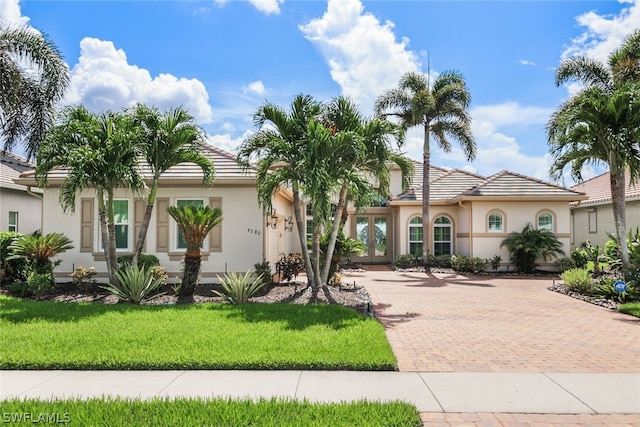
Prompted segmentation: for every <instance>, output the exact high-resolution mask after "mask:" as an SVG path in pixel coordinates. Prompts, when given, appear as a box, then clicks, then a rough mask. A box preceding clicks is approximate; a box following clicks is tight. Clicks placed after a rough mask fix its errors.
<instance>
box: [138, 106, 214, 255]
mask: <svg viewBox="0 0 640 427" xmlns="http://www.w3.org/2000/svg"><path fill="white" fill-rule="evenodd" d="M129 112H130V114H131V115H132V116H133V121H134V125H135V126H136V127H137V133H136V135H137V142H138V145H139V149H140V151H141V152H142V154H143V156H144V158H145V160H146V162H147V165H148V166H149V169H150V171H151V175H152V179H151V187H150V189H149V195H148V196H147V206H146V209H145V212H144V217H143V219H142V224H141V226H140V233H139V234H138V239H137V242H136V246H135V249H134V255H133V262H132V263H133V265H136V264H137V262H138V258H139V257H140V254H141V253H142V248H143V246H144V241H145V239H146V237H147V231H148V229H149V222H150V221H151V215H152V213H153V206H154V204H155V201H156V194H157V191H158V183H159V181H160V177H161V176H162V174H164V173H165V172H166V171H167V170H169V169H170V168H171V167H173V166H175V165H178V164H180V163H186V162H189V163H195V164H196V165H198V166H199V167H200V169H202V173H203V184H205V185H210V184H212V183H213V180H214V175H215V170H214V167H213V163H212V162H211V160H209V159H208V158H207V157H206V156H205V155H203V154H202V153H201V152H200V150H201V149H202V145H203V143H204V132H203V131H202V129H201V128H199V127H198V126H197V125H196V124H195V123H194V119H193V117H192V116H191V115H189V113H187V111H185V110H183V109H182V108H176V109H172V110H170V111H168V112H166V113H165V114H162V115H161V114H160V113H159V112H158V110H157V109H155V108H149V107H147V106H145V105H142V104H138V105H136V106H135V107H134V108H132V109H131V110H130V111H129Z"/></svg>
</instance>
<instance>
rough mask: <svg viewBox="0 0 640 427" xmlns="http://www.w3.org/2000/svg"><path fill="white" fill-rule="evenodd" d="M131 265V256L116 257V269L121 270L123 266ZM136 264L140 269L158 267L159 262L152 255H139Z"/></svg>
mask: <svg viewBox="0 0 640 427" xmlns="http://www.w3.org/2000/svg"><path fill="white" fill-rule="evenodd" d="M130 264H133V254H126V255H120V256H119V257H118V267H119V268H122V267H124V266H125V265H130ZM137 264H138V265H139V266H140V267H145V268H152V267H155V266H157V265H160V260H159V259H158V257H157V256H155V255H153V254H140V257H139V258H138V262H137Z"/></svg>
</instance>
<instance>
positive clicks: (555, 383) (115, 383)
mask: <svg viewBox="0 0 640 427" xmlns="http://www.w3.org/2000/svg"><path fill="white" fill-rule="evenodd" d="M107 395H109V396H122V397H130V398H142V399H148V398H153V397H156V396H157V397H177V396H186V397H233V398H245V397H249V398H254V399H256V398H261V397H264V398H271V397H282V398H291V399H308V400H310V401H317V402H339V401H353V400H360V399H367V400H380V401H389V400H403V401H407V402H411V403H413V404H415V405H416V406H417V408H418V410H419V411H420V412H431V413H434V412H435V413H437V412H445V413H449V412H451V413H532V414H640V374H637V373H632V374H626V373H507V372H369V371H367V372H354V371H0V400H2V399H8V398H12V397H19V398H42V399H49V398H69V397H81V398H90V397H101V396H107ZM633 418H634V419H635V418H636V417H633ZM637 420H638V421H640V417H638V418H637Z"/></svg>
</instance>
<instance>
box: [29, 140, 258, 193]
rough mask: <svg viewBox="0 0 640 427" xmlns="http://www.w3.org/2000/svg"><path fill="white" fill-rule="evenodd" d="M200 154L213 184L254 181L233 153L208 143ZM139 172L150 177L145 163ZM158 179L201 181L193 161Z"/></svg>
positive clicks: (58, 174)
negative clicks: (209, 167)
mask: <svg viewBox="0 0 640 427" xmlns="http://www.w3.org/2000/svg"><path fill="white" fill-rule="evenodd" d="M202 154H204V155H205V156H207V157H208V158H209V159H210V160H211V161H212V162H213V165H214V167H215V172H216V177H215V184H223V183H243V182H249V183H254V182H255V168H253V167H249V168H248V169H246V170H245V169H243V168H242V167H241V166H240V165H238V163H237V161H236V157H235V156H234V155H233V154H231V153H229V152H226V151H224V150H221V149H219V148H216V147H213V146H211V145H208V144H205V145H204V147H203V152H202ZM141 172H142V174H143V176H144V177H145V179H151V171H150V169H149V167H148V165H147V164H146V163H142V164H141ZM66 174H67V173H66V170H65V169H63V168H59V169H53V170H51V171H50V172H49V174H48V177H47V178H48V180H49V183H54V182H56V181H62V180H64V178H65V176H66ZM34 179H35V177H34V171H33V170H29V171H27V172H24V173H22V174H21V175H20V180H19V181H20V182H32V181H33V180H34ZM160 181H161V182H165V183H173V182H181V183H185V184H187V183H194V184H197V183H200V182H202V170H201V169H200V168H199V167H198V166H197V165H196V164H194V163H181V164H179V165H176V166H174V167H172V168H170V169H169V170H168V171H166V172H165V173H164V174H163V175H162V177H161V178H160Z"/></svg>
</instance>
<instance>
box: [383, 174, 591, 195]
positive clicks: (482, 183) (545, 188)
mask: <svg viewBox="0 0 640 427" xmlns="http://www.w3.org/2000/svg"><path fill="white" fill-rule="evenodd" d="M436 168H437V169H436V173H435V174H434V176H433V177H432V175H430V178H431V185H430V192H429V200H430V202H431V203H433V202H443V201H444V202H452V201H455V200H460V199H462V198H466V199H468V198H473V197H478V196H484V197H535V198H538V197H540V198H546V197H554V198H558V197H562V198H566V199H569V200H580V199H583V198H584V194H582V193H581V192H579V191H575V190H571V189H568V188H565V187H561V186H558V185H554V184H551V183H549V182H546V181H542V180H540V179H536V178H532V177H529V176H526V175H520V174H518V173H515V172H511V171H506V170H504V171H502V172H499V173H497V174H495V175H492V176H490V177H488V178H487V177H484V176H481V175H477V174H473V173H471V172H467V171H464V170H461V169H451V170H447V169H444V168H438V167H436ZM432 170H434V169H433V166H432ZM414 183H416V180H414ZM422 194H423V193H422V186H421V185H414V186H413V187H412V188H410V189H409V190H407V191H405V192H404V193H402V194H399V195H397V196H395V197H394V198H392V202H393V201H405V202H409V201H421V200H422Z"/></svg>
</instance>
